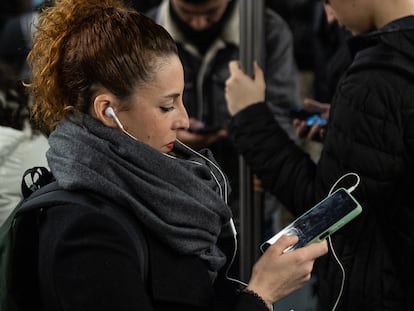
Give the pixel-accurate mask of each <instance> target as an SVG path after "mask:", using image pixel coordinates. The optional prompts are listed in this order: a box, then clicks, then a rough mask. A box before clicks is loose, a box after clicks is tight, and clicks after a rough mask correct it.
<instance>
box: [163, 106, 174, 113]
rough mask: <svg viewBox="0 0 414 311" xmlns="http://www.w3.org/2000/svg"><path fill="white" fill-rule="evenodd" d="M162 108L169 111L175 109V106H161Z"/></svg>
mask: <svg viewBox="0 0 414 311" xmlns="http://www.w3.org/2000/svg"><path fill="white" fill-rule="evenodd" d="M160 109H161V110H162V111H164V112H169V111H172V110H174V106H171V107H160Z"/></svg>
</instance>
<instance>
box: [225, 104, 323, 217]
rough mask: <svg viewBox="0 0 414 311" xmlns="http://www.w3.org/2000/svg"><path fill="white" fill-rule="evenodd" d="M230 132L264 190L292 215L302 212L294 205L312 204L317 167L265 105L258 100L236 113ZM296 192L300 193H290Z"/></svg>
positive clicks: (308, 205)
mask: <svg viewBox="0 0 414 311" xmlns="http://www.w3.org/2000/svg"><path fill="white" fill-rule="evenodd" d="M230 134H231V135H232V138H233V139H234V141H235V143H236V146H237V148H238V150H239V152H240V153H241V154H242V155H243V156H244V158H245V159H246V162H247V163H248V164H249V165H250V166H251V168H252V171H253V172H254V173H255V174H257V176H258V177H259V178H260V179H261V181H262V183H263V185H264V187H265V188H266V190H268V191H270V192H272V193H274V194H276V195H277V197H278V198H279V199H280V200H281V201H282V203H284V204H285V205H286V206H287V207H289V209H290V210H291V211H292V212H293V213H295V214H299V213H301V212H302V211H301V210H298V209H297V208H295V207H297V206H307V207H308V208H309V207H310V206H311V205H310V204H311V203H312V200H315V199H314V197H315V196H314V186H313V185H314V184H313V183H310V181H313V180H314V178H315V174H316V166H315V164H314V162H313V161H312V160H311V159H310V157H309V156H308V155H307V154H306V153H305V152H303V151H302V150H301V149H300V147H298V146H297V145H296V144H295V143H294V142H293V141H292V140H291V139H290V138H289V137H288V135H287V134H286V132H285V131H284V130H283V129H282V128H281V126H280V125H279V124H278V123H277V122H275V120H274V118H273V116H272V114H271V113H269V108H268V107H267V106H266V104H264V103H257V104H255V105H252V106H250V107H248V108H246V109H244V110H242V111H240V112H239V113H238V114H236V115H235V116H234V117H233V119H232V121H231V123H230ZM295 192H297V193H299V195H292V194H294V193H295ZM312 198H313V199H312ZM309 200H310V202H309Z"/></svg>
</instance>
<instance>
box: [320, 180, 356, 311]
mask: <svg viewBox="0 0 414 311" xmlns="http://www.w3.org/2000/svg"><path fill="white" fill-rule="evenodd" d="M348 176H354V177H355V178H356V183H355V185H353V186H352V187H350V188H348V189H346V191H347V192H348V193H351V192H352V191H354V190H355V189H356V187H358V185H359V183H360V181H361V178H360V177H359V175H358V174H357V173H347V174H345V175H343V176H342V177H341V178H339V179H338V180H337V181H336V182H335V183H334V184H333V186H332V187H331V190H329V194H328V195H331V194H332V192H333V191H334V189H335V187H336V186H337V185H338V184H339V183H340V182H341V181H342V180H343V179H344V178H346V177H348ZM328 243H329V247H330V248H331V250H332V254H333V256H334V258H335V261H336V262H337V263H338V265H339V268H340V269H341V273H342V281H341V288H340V289H339V294H338V297H337V298H336V301H335V304H334V306H333V307H332V311H335V310H336V307H337V306H338V304H339V301H340V299H341V296H342V293H343V291H344V286H345V277H346V273H345V269H344V266H343V265H342V263H341V261H340V260H339V257H338V256H337V254H336V252H335V248H334V246H333V243H332V239H331V236H328Z"/></svg>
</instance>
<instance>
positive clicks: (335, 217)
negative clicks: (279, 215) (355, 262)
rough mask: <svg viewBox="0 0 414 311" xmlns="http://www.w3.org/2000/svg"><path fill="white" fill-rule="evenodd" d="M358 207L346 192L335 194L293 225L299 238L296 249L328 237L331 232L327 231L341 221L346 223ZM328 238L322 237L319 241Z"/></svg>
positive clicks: (340, 191) (339, 191) (341, 191)
mask: <svg viewBox="0 0 414 311" xmlns="http://www.w3.org/2000/svg"><path fill="white" fill-rule="evenodd" d="M357 207H358V203H357V202H356V201H355V200H354V199H353V198H352V197H351V196H350V195H349V194H348V193H347V192H346V191H345V190H343V189H340V190H338V191H336V192H334V193H333V194H332V195H331V196H329V197H327V198H326V199H324V200H323V201H321V202H319V203H318V204H317V205H315V207H313V208H312V209H310V210H309V211H308V212H306V213H305V214H303V216H302V217H299V218H298V219H296V221H295V222H294V223H293V228H294V230H295V231H296V233H297V235H298V236H299V241H298V243H297V244H296V245H295V248H297V247H302V246H305V245H307V244H308V243H309V242H311V241H312V240H313V239H315V238H316V237H318V236H320V235H322V234H324V233H325V234H326V236H327V235H329V234H330V232H326V230H328V229H329V228H331V227H332V226H333V225H335V224H336V223H337V222H338V221H340V220H342V221H344V222H345V221H346V216H347V215H348V214H349V213H352V211H354V210H355V209H356V208H357ZM344 218H345V219H344ZM338 225H339V224H338ZM338 229H339V228H338ZM326 236H322V237H320V238H319V240H322V239H324V238H326Z"/></svg>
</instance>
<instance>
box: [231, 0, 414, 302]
mask: <svg viewBox="0 0 414 311" xmlns="http://www.w3.org/2000/svg"><path fill="white" fill-rule="evenodd" d="M329 2H330V4H331V7H332V9H333V10H334V13H335V16H336V18H337V19H338V21H339V22H340V23H341V24H343V25H345V26H346V27H347V28H348V30H349V31H350V32H351V33H352V34H353V35H354V36H355V37H353V38H352V39H351V40H350V42H349V46H350V48H351V52H352V53H353V62H352V64H351V65H350V67H349V68H348V69H347V70H346V72H345V74H344V76H343V77H342V79H341V81H340V82H339V85H338V87H337V89H336V93H335V96H334V98H333V101H332V108H331V110H330V117H329V121H328V127H327V135H326V138H325V140H324V148H323V150H322V154H321V158H320V160H319V162H318V164H317V165H315V164H314V163H312V161H311V160H310V159H309V156H308V155H307V154H305V153H304V152H303V151H302V150H300V149H299V148H297V147H296V146H295V145H294V144H293V143H292V142H291V141H290V140H289V139H288V137H286V135H284V133H283V131H282V130H281V129H280V126H279V125H278V124H277V123H276V122H274V120H273V119H272V118H270V117H268V115H270V113H269V111H268V110H267V109H266V106H265V105H264V104H263V101H264V88H265V83H264V80H263V75H262V73H261V70H260V69H259V68H257V69H256V70H257V71H256V75H255V77H256V78H255V79H254V80H252V79H250V78H249V77H248V76H246V75H244V74H243V72H241V70H240V69H239V68H238V65H237V64H236V63H234V62H233V63H231V64H230V68H231V71H232V76H231V77H230V79H229V80H228V81H227V100H228V107H229V110H230V112H231V113H232V114H233V115H234V117H233V120H232V126H231V128H232V129H231V133H232V135H233V137H234V139H235V140H236V144H237V145H238V146H239V150H240V151H241V152H242V153H243V155H244V156H245V158H246V161H248V163H250V164H251V165H252V170H253V171H254V172H255V173H257V175H258V176H259V178H260V179H261V180H262V182H263V184H264V186H265V187H266V188H267V189H269V188H271V189H272V191H273V192H274V193H276V194H277V196H278V197H279V198H280V199H281V201H282V202H284V203H285V204H286V206H287V207H289V208H290V209H291V210H292V211H293V212H294V213H301V212H303V211H304V210H305V209H307V208H309V207H311V205H310V204H309V203H311V202H316V201H318V200H320V199H321V198H322V197H324V196H326V195H327V193H328V192H329V190H330V187H331V186H332V185H333V184H334V183H335V181H336V180H337V179H338V178H340V177H341V176H343V175H344V174H345V173H348V172H355V173H358V174H359V175H360V177H361V184H360V186H359V187H358V188H357V190H356V191H355V197H356V198H357V199H358V201H359V202H360V203H361V205H362V207H363V212H362V214H361V216H359V217H358V218H357V219H356V220H355V221H353V222H352V223H350V224H348V225H347V226H346V227H344V228H343V230H341V231H339V232H337V233H336V234H335V235H334V237H333V239H332V241H333V242H334V243H333V246H334V250H335V251H336V253H337V255H338V257H339V258H340V261H341V262H342V265H343V267H344V268H345V275H344V276H343V275H342V271H341V269H340V267H339V266H338V265H337V263H336V262H335V260H334V254H333V253H332V255H331V256H326V257H325V258H324V259H323V260H321V261H319V262H318V267H319V268H320V269H317V271H318V280H319V289H318V292H319V297H320V303H321V310H331V309H332V308H334V307H337V310H413V309H414V297H413V295H412V292H413V291H414V283H413V282H412V280H413V277H414V269H413V265H412V262H413V260H414V252H413V249H414V230H413V226H412V224H413V222H414V212H413V206H414V199H413V196H412V194H411V192H412V184H413V183H412V176H413V174H414V155H413V152H414V104H413V100H412V99H413V98H414V91H413V87H412V81H413V78H414V57H413V53H412V51H413V50H414V45H413V42H414V17H413V15H414V1H413V0H395V1H377V0H353V1H344V0H330V1H329ZM255 103H257V104H255ZM346 182H347V183H346V184H343V186H345V187H346V186H347V184H348V181H346ZM349 182H353V180H350V181H349ZM319 263H320V265H319ZM344 279H345V281H346V282H345V283H344V284H342V283H341V282H342V281H343V280H344ZM338 302H339V304H338Z"/></svg>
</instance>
